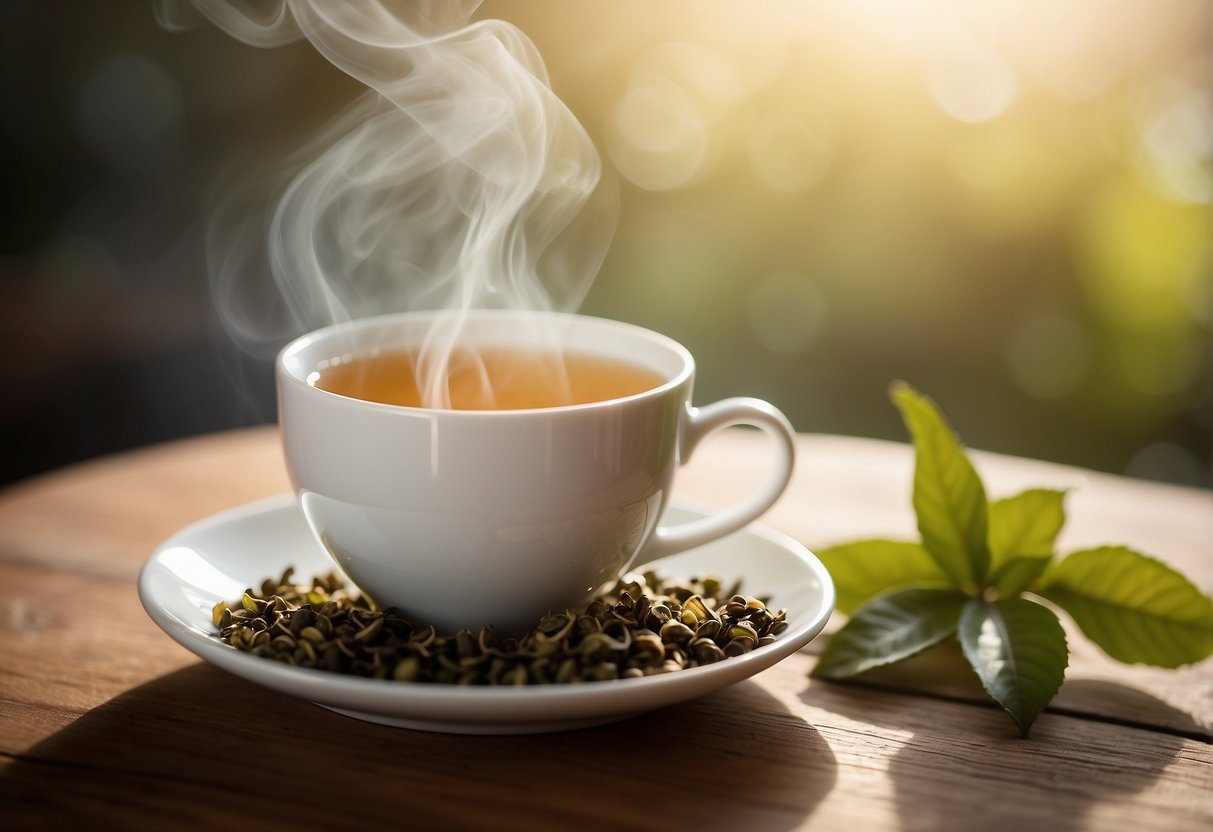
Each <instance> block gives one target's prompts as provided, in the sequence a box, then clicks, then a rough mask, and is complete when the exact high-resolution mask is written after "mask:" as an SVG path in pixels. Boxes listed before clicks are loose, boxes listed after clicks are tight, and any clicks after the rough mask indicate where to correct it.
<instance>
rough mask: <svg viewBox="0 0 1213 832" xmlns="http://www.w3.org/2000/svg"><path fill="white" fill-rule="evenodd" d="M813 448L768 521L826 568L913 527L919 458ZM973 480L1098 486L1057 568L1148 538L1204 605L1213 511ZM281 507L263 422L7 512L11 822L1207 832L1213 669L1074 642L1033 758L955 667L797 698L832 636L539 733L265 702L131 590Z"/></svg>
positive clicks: (706, 470)
mask: <svg viewBox="0 0 1213 832" xmlns="http://www.w3.org/2000/svg"><path fill="white" fill-rule="evenodd" d="M799 442H800V460H799V462H798V467H797V474H796V479H795V481H794V484H793V486H792V489H791V491H790V492H789V493H788V494H787V495H786V496H785V497H784V498H783V500H782V501H781V502H780V504H779V505H778V506H777V507H776V509H774V510H773V511H772V512H771V513H770V514H769V516H768V518H767V519H768V522H769V523H770V524H771V525H773V526H775V527H777V528H779V529H782V530H784V531H786V532H788V533H789V534H791V535H793V536H795V537H797V538H799V539H800V540H802V541H804V542H805V543H807V544H809V545H810V547H811V546H814V545H818V546H820V545H824V544H827V543H830V542H837V541H841V540H844V539H850V538H854V537H858V536H870V535H875V534H889V535H898V536H912V535H913V534H914V523H913V518H912V515H911V513H910V509H909V496H908V495H909V483H910V476H911V466H912V456H911V452H910V449H909V448H908V447H907V446H904V445H898V444H893V443H884V442H875V441H870V440H858V439H844V438H839V437H824V436H803V437H801V438H800V440H799ZM764 450H765V449H764V448H763V446H762V444H761V440H760V438H759V437H757V436H753V435H750V434H748V433H745V432H736V433H731V434H728V435H726V436H722V437H719V438H717V439H714V440H713V441H710V442H708V443H705V445H704V446H703V447H702V448H701V449H700V450H699V451H698V452H697V458H696V459H695V460H694V462H693V463H692V465H691V466H690V467H689V468H688V469H687V470H686V471H685V473H684V475H683V476H682V477H681V478H680V481H679V489H678V490H679V493H680V494H682V495H685V496H687V497H691V498H694V499H698V500H700V501H702V502H705V503H709V504H720V503H724V502H727V501H728V500H729V499H730V497H731V496H732V495H734V494H738V493H741V492H743V491H744V490H745V488H746V484H747V483H748V482H753V481H755V480H757V479H758V478H759V477H760V475H761V472H762V470H763V466H764V460H765V456H764ZM977 464H978V467H979V469H980V470H981V472H982V473H983V475H984V477H985V478H986V482H987V487H988V488H989V490H990V492H991V494H992V495H993V496H1001V495H1004V494H1008V493H1012V492H1014V491H1016V490H1018V489H1019V488H1021V487H1026V486H1028V485H1049V486H1059V485H1074V486H1079V490H1078V491H1077V492H1076V493H1074V494H1073V495H1071V497H1070V499H1069V503H1068V508H1069V513H1070V516H1071V521H1070V523H1069V524H1068V526H1067V529H1066V530H1065V532H1063V538H1062V541H1061V548H1062V551H1068V550H1070V549H1073V548H1077V547H1080V546H1086V545H1094V544H1098V543H1102V542H1121V543H1126V544H1131V545H1133V546H1135V547H1138V548H1140V549H1142V550H1144V551H1147V552H1150V553H1152V554H1154V555H1155V556H1157V557H1160V558H1162V559H1165V560H1167V561H1170V562H1172V563H1174V564H1175V565H1177V566H1179V567H1180V568H1181V569H1182V570H1184V571H1185V572H1186V573H1187V574H1188V575H1190V576H1191V577H1192V578H1193V579H1194V580H1195V581H1196V582H1197V584H1198V585H1200V586H1202V587H1204V588H1206V589H1207V588H1209V587H1210V586H1211V585H1213V557H1211V555H1213V498H1211V496H1210V494H1209V493H1208V492H1205V491H1197V490H1191V489H1182V488H1177V487H1171V486H1166V485H1159V484H1151V483H1143V482H1134V481H1129V480H1125V479H1121V478H1116V477H1110V476H1106V475H1102V474H1095V473H1090V472H1084V471H1079V470H1076V469H1071V468H1063V467H1060V466H1054V465H1049V464H1045V463H1038V462H1029V461H1026V460H1018V459H1011V458H1007V457H999V456H994V455H985V454H979V455H978V456H977ZM286 488H287V481H286V476H285V473H284V470H283V466H282V461H281V456H280V453H279V450H278V445H277V436H276V434H275V433H274V432H273V431H272V430H270V429H259V430H252V431H241V432H235V433H228V434H220V435H214V436H208V437H203V438H200V439H195V440H189V441H185V442H180V443H175V444H170V445H164V446H159V447H153V448H148V449H146V450H140V451H137V452H133V453H129V454H125V455H122V456H116V457H111V458H107V459H101V460H98V461H95V462H91V463H87V464H84V465H79V466H76V467H73V468H69V469H66V470H63V471H60V472H57V473H53V474H50V475H48V476H45V477H42V478H40V479H36V480H33V481H30V482H27V483H23V484H20V485H18V486H16V487H14V488H11V489H9V490H7V491H6V492H4V493H2V494H0V580H2V581H3V585H4V587H5V588H6V591H5V593H4V597H3V598H2V599H0V634H2V637H0V823H3V825H4V826H5V828H9V829H24V828H34V825H35V824H37V828H52V829H60V828H83V827H85V825H86V824H87V825H88V827H90V828H114V827H117V828H137V829H142V828H146V829H158V830H159V829H165V828H168V829H177V828H185V827H192V826H196V827H206V828H208V829H224V828H232V829H235V828H240V829H249V828H317V829H330V828H338V827H339V826H340V827H348V826H349V825H351V824H352V823H372V822H373V823H379V824H382V823H387V824H390V825H391V826H392V827H395V828H425V829H457V828H467V827H471V828H485V829H528V830H530V829H571V828H577V829H595V828H612V829H627V828H636V829H658V830H664V829H669V830H677V829H692V828H702V829H721V830H728V829H737V830H782V829H799V828H809V827H810V826H811V827H812V828H814V829H844V830H848V832H856V830H880V829H939V828H957V829H974V828H982V829H1003V828H1007V829H1011V828H1014V829H1021V828H1035V829H1048V830H1057V829H1061V830H1066V829H1100V830H1103V829H1133V830H1140V829H1151V830H1154V829H1159V830H1161V829H1177V830H1178V829H1185V830H1186V829H1211V828H1213V745H1211V742H1213V662H1206V663H1205V664H1203V665H1200V666H1197V667H1195V668H1187V669H1183V670H1180V671H1176V672H1170V671H1161V670H1154V669H1149V668H1144V667H1136V666H1135V667H1126V666H1122V665H1118V664H1116V663H1114V662H1112V661H1110V660H1108V659H1106V658H1104V657H1103V656H1102V654H1100V653H1099V652H1098V650H1097V649H1096V648H1094V647H1092V646H1091V645H1090V643H1089V642H1086V641H1085V640H1083V639H1082V638H1081V637H1078V636H1077V635H1076V634H1075V633H1074V632H1071V644H1072V647H1073V655H1072V658H1071V665H1070V669H1069V672H1068V675H1067V682H1066V684H1065V686H1064V688H1063V689H1062V692H1061V693H1060V694H1059V695H1058V697H1057V698H1056V700H1054V703H1053V705H1052V706H1051V707H1050V708H1049V709H1048V711H1046V712H1045V713H1044V714H1043V715H1042V716H1041V717H1040V719H1039V721H1038V722H1037V723H1036V726H1035V727H1034V729H1033V732H1032V737H1031V739H1029V740H1023V739H1020V738H1019V737H1018V735H1017V733H1016V731H1015V729H1014V726H1013V725H1012V724H1011V722H1010V720H1009V719H1008V718H1007V717H1006V715H1005V714H1003V713H1002V712H1001V711H999V710H998V709H996V708H995V707H993V706H992V705H991V704H990V703H989V702H988V701H987V700H986V698H985V696H984V695H983V694H982V692H981V690H980V688H979V687H978V686H977V684H976V682H975V681H974V680H973V679H972V678H971V677H970V675H968V674H966V673H964V672H961V671H960V670H958V667H959V665H957V664H956V663H955V662H954V661H953V660H954V658H955V657H954V656H949V655H948V654H947V651H946V650H943V651H940V652H937V653H935V654H929V655H927V656H924V657H921V658H919V659H916V660H914V663H913V665H912V666H910V667H908V668H902V669H900V670H898V671H897V672H887V673H884V674H882V675H879V676H876V677H872V678H869V679H867V680H865V681H864V682H862V683H854V684H845V685H844V684H838V683H831V682H825V681H817V680H810V679H809V678H808V675H807V674H808V672H809V670H810V669H811V668H812V666H813V663H814V661H815V655H814V654H815V653H816V652H818V651H819V650H820V644H819V643H816V642H815V643H814V644H813V645H810V647H809V648H807V649H806V650H805V651H803V652H801V653H799V654H797V655H795V656H793V657H791V658H790V659H788V660H786V661H784V662H782V663H780V664H779V665H777V666H775V667H774V668H772V669H770V670H768V671H766V672H764V673H762V674H760V675H759V676H757V677H755V678H754V679H753V680H751V681H747V682H743V683H741V684H739V685H736V686H734V687H732V688H729V689H727V690H725V691H723V692H720V693H717V694H715V695H712V696H709V697H706V698H704V699H702V700H699V701H696V702H692V703H688V704H684V705H681V706H677V707H672V708H668V709H666V710H663V711H659V712H656V713H652V714H649V715H646V716H642V717H639V718H636V719H633V720H630V721H627V722H623V723H618V724H615V725H609V726H605V727H601V728H594V729H587V730H582V731H573V732H567V733H559V734H548V735H533V736H522V737H469V736H449V735H442V734H429V733H421V732H411V731H404V730H398V729H391V728H384V727H380V726H376V725H370V724H365V723H362V722H357V721H354V720H351V719H347V718H345V717H341V716H338V715H336V714H333V713H330V712H328V711H325V710H322V709H321V708H318V707H315V706H313V705H311V704H308V703H306V702H303V701H299V700H295V699H293V698H289V697H285V696H282V695H279V694H276V693H273V692H271V691H268V690H265V689H262V688H260V687H258V686H256V685H253V684H249V683H246V682H244V681H241V680H239V679H237V678H235V677H232V676H229V675H227V674H226V673H224V672H222V671H220V670H217V669H214V668H212V667H211V666H209V665H206V664H204V663H202V662H200V661H199V660H198V659H197V658H195V657H194V656H193V655H192V654H190V653H187V652H186V651H185V650H183V649H182V648H180V647H178V646H177V645H176V644H175V643H174V642H172V641H170V640H169V638H168V637H167V636H165V635H164V634H163V633H161V632H160V631H159V630H158V629H156V627H155V626H154V625H153V624H152V622H151V621H150V620H149V619H148V618H147V616H146V615H145V614H144V612H143V610H142V609H141V608H140V605H139V600H138V598H137V596H136V592H135V580H136V575H137V573H138V570H139V568H140V566H141V565H142V564H143V562H144V560H145V559H146V558H147V556H148V555H149V554H150V552H151V551H152V550H153V549H154V548H155V546H156V545H157V544H158V543H159V542H160V541H161V540H163V539H164V538H166V537H167V536H169V535H170V534H172V533H173V532H174V531H175V530H177V529H178V528H180V527H181V526H183V525H184V524H186V523H189V522H191V521H194V520H197V519H200V518H202V517H205V516H206V515H209V514H211V513H213V512H216V511H219V510H221V509H225V508H228V507H231V506H235V505H238V504H240V503H244V502H247V501H250V500H253V499H256V498H259V497H263V496H266V495H270V494H273V493H276V492H280V491H283V490H285V489H286ZM834 626H837V622H834ZM924 680H925V681H924Z"/></svg>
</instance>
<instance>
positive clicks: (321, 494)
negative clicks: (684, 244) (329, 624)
mask: <svg viewBox="0 0 1213 832" xmlns="http://www.w3.org/2000/svg"><path fill="white" fill-rule="evenodd" d="M449 326H452V325H451V324H450V323H449V319H448V318H446V317H440V316H439V314H438V313H432V312H429V313H405V314H399V315H388V316H384V317H381V318H369V319H362V320H358V321H351V322H349V323H346V324H339V325H337V326H333V327H328V328H327V329H322V330H318V331H316V332H313V333H311V334H309V335H305V336H303V337H302V338H300V339H298V340H297V341H295V342H293V343H292V344H290V345H289V346H287V347H286V349H285V350H283V352H282V354H281V355H280V356H279V359H278V363H277V376H278V399H279V422H280V424H281V427H282V437H283V445H284V448H285V453H286V460H287V467H288V469H289V471H290V474H291V479H292V482H293V483H294V485H295V488H296V491H297V493H298V495H299V500H300V503H301V505H302V506H303V512H304V515H305V516H306V517H307V519H308V523H309V524H310V526H311V527H312V530H313V532H314V533H315V535H316V537H317V539H318V540H319V541H321V543H322V545H323V546H324V547H325V548H326V549H327V550H328V551H329V552H330V553H331V554H332V556H333V557H334V559H335V560H336V561H337V562H338V563H339V564H340V566H341V568H342V569H343V570H344V571H345V572H346V573H347V574H348V575H349V576H350V577H351V578H353V580H354V581H355V582H356V583H357V584H358V585H359V586H361V587H363V588H364V589H365V590H366V591H367V592H369V593H370V594H371V595H372V596H374V597H375V599H376V600H377V601H379V602H380V604H382V605H383V606H396V607H399V608H400V609H402V610H404V611H406V612H407V613H408V614H409V615H411V616H413V617H415V618H418V619H423V620H426V621H431V622H433V623H434V624H435V625H436V626H439V627H441V628H443V629H450V630H455V629H458V628H460V627H468V628H473V629H474V628H477V627H479V626H481V625H484V624H492V625H494V626H495V627H496V628H497V629H498V630H499V631H503V632H511V631H518V630H522V629H525V628H526V627H528V626H529V625H530V624H531V623H532V622H533V621H534V620H535V619H536V617H537V616H538V615H539V614H540V613H542V612H543V611H544V610H546V609H550V608H566V607H571V608H576V607H579V606H581V605H583V604H584V603H585V602H586V601H587V600H589V598H590V597H591V596H592V595H593V594H595V593H596V592H597V591H598V590H599V589H601V588H602V587H603V586H605V585H608V584H610V583H611V582H613V581H614V580H615V579H616V578H617V577H618V576H619V575H620V574H621V573H622V572H624V571H625V570H626V569H627V568H629V567H630V566H634V565H638V564H640V563H644V562H647V561H649V560H652V559H655V558H658V557H663V556H665V555H668V554H671V553H674V552H678V551H682V550H684V549H687V548H690V547H693V546H697V545H700V544H702V543H706V542H708V541H709V540H713V539H715V538H718V537H720V536H722V535H725V534H729V533H731V532H734V531H736V530H737V529H740V528H742V527H743V526H745V525H746V524H747V523H749V522H751V521H753V520H755V519H756V518H757V517H758V516H759V515H761V514H762V513H763V512H764V511H766V509H767V508H769V507H770V506H771V504H773V503H774V502H775V500H776V499H777V498H778V497H779V495H780V494H781V493H782V492H783V489H784V487H785V486H786V485H787V482H788V479H789V478H790V476H791V471H792V457H793V454H794V442H793V438H794V433H793V430H792V427H791V425H790V424H789V423H788V421H787V419H786V418H785V417H784V416H783V414H781V413H780V412H779V411H778V410H776V409H775V408H774V407H772V406H771V405H770V404H767V403H766V402H763V401H760V400H758V399H745V398H738V399H726V400H724V401H721V402H717V403H715V404H713V405H709V406H707V407H704V408H696V407H693V406H692V405H691V388H692V384H693V381H694V373H695V365H694V361H693V360H692V358H691V355H690V353H688V352H687V351H686V350H685V349H684V348H683V347H682V346H680V345H679V344H678V343H676V342H675V341H672V340H670V339H669V338H666V337H665V336H663V335H659V334H657V333H655V332H650V331H649V330H645V329H641V328H639V327H636V326H632V325H630V324H624V323H620V322H617V321H607V320H602V319H598V318H589V317H585V316H580V315H561V314H548V315H539V316H537V315H536V313H527V314H526V315H523V314H521V313H515V312H503V311H476V312H471V313H468V316H467V317H466V319H465V320H464V321H462V323H461V324H460V327H461V328H460V329H459V330H458V335H457V340H458V343H459V344H460V345H462V346H473V347H489V348H491V347H493V346H495V345H496V346H501V345H515V343H516V342H517V341H518V339H519V338H520V337H521V338H524V339H525V338H526V337H528V336H533V338H532V340H531V341H530V342H528V344H529V346H530V347H532V348H535V349H540V350H541V349H543V348H544V347H545V345H547V344H548V343H549V342H552V341H555V342H559V343H560V344H563V345H564V347H565V348H566V349H569V350H571V351H573V352H578V353H589V354H593V355H598V356H606V357H610V358H615V359H619V360H626V361H628V362H630V363H633V364H637V365H640V366H642V367H646V368H649V369H651V370H653V371H655V372H656V373H657V374H658V375H659V376H660V377H661V378H663V379H665V382H664V383H663V384H661V385H660V386H658V387H656V388H654V389H652V390H649V391H646V392H643V393H640V394H637V395H634V396H629V397H626V398H620V399H613V400H608V401H602V402H594V403H590V404H584V405H573V406H569V407H557V408H543V409H533V410H492V411H483V410H481V411H466V410H462V411H461V410H439V409H428V408H413V407H400V406H396V405H387V404H381V403H376V402H367V401H362V400H359V399H354V398H349V397H346V396H341V395H336V394H334V393H330V392H327V391H325V390H321V389H319V388H317V387H315V386H314V385H313V384H311V383H309V379H311V378H314V376H315V375H316V374H317V373H318V372H319V371H320V370H321V369H323V368H324V367H325V366H328V365H329V364H330V363H331V362H335V361H342V360H348V359H349V358H350V357H351V356H356V357H359V356H367V355H373V354H375V353H376V352H386V351H391V350H409V349H411V350H415V349H417V348H418V345H419V344H421V343H423V342H424V343H427V344H432V343H438V344H440V345H441V344H448V343H450V342H452V341H454V340H456V335H455V334H454V332H453V331H451V330H449V329H444V327H449ZM549 354H551V353H549ZM739 423H744V424H750V425H755V426H757V427H759V428H760V429H762V430H763V431H765V432H766V433H767V434H768V435H769V436H770V437H772V439H773V440H774V444H775V446H776V453H775V454H774V457H775V460H776V461H775V464H774V466H773V469H772V471H771V474H770V476H769V478H768V479H767V481H766V482H765V483H764V484H763V485H762V486H761V487H759V488H758V489H757V490H756V491H755V492H754V493H753V494H751V495H750V496H749V497H748V498H747V499H745V500H743V501H741V502H740V503H738V504H737V505H735V506H732V507H730V508H728V509H726V510H724V511H721V512H718V513H715V514H713V515H712V516H710V517H706V518H698V519H697V521H696V522H694V523H690V524H686V525H682V526H670V525H664V524H663V525H660V526H659V521H660V520H661V518H662V513H663V511H664V510H665V506H666V503H667V501H668V499H669V493H670V482H671V479H672V477H673V474H674V470H675V468H676V467H677V466H678V464H680V463H681V462H683V461H685V460H686V459H687V457H688V456H689V454H690V453H691V451H692V450H693V449H694V447H695V446H696V445H697V444H698V443H699V442H700V441H701V440H702V439H703V438H704V437H705V436H706V435H707V434H709V433H711V432H712V431H715V430H718V429H720V428H724V427H727V426H729V425H734V424H739Z"/></svg>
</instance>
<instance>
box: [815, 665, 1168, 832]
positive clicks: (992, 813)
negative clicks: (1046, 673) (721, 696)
mask: <svg viewBox="0 0 1213 832" xmlns="http://www.w3.org/2000/svg"><path fill="white" fill-rule="evenodd" d="M1066 684H1067V685H1069V686H1072V688H1079V687H1087V686H1094V687H1097V688H1099V691H1100V692H1101V693H1103V694H1106V695H1117V696H1120V697H1122V698H1124V697H1128V696H1131V697H1132V698H1134V699H1137V700H1139V701H1140V702H1141V703H1142V705H1143V709H1144V710H1146V711H1147V712H1151V713H1155V714H1159V713H1164V712H1167V711H1170V712H1172V714H1171V716H1172V718H1173V719H1174V720H1181V719H1182V717H1183V716H1185V715H1183V714H1181V713H1180V712H1178V711H1176V710H1175V709H1174V708H1171V707H1170V706H1169V705H1167V704H1166V703H1164V702H1162V701H1161V700H1158V699H1157V698H1155V697H1153V696H1150V695H1149V694H1146V693H1143V692H1141V691H1138V690H1135V689H1130V688H1127V687H1125V686H1123V685H1118V684H1116V683H1114V682H1107V681H1100V682H1094V681H1082V680H1075V681H1073V682H1067V683H1066ZM1114 689H1115V690H1114ZM801 699H802V700H803V701H804V702H805V703H806V704H808V705H811V706H813V707H818V708H824V709H827V710H829V711H832V712H833V713H836V714H838V715H839V716H842V717H844V718H848V719H854V720H857V721H862V722H868V723H875V724H877V725H880V726H882V727H884V728H887V729H890V730H893V731H898V732H906V733H907V734H908V735H909V736H908V737H907V738H906V739H905V740H904V742H903V743H902V744H901V746H900V747H899V748H898V749H897V750H896V751H895V752H894V753H893V754H892V755H891V757H890V759H889V763H888V771H889V779H890V780H891V782H892V784H893V788H894V792H895V799H896V802H897V813H898V817H899V820H900V822H901V826H902V828H903V829H906V830H938V829H976V828H986V829H1003V828H1015V829H1031V828H1042V829H1048V830H1050V832H1066V830H1073V829H1079V828H1084V822H1085V819H1086V816H1087V814H1088V812H1089V811H1090V810H1091V808H1092V807H1094V806H1097V805H1098V804H1099V803H1101V802H1104V801H1114V802H1122V801H1124V800H1126V799H1127V798H1131V796H1132V795H1134V794H1136V793H1138V792H1140V791H1142V790H1144V789H1146V788H1147V787H1149V786H1150V784H1152V783H1153V782H1154V781H1155V780H1157V779H1158V777H1159V776H1160V775H1161V774H1162V772H1163V771H1164V770H1165V769H1166V768H1167V767H1168V766H1169V765H1170V764H1171V763H1172V762H1173V761H1174V760H1175V758H1176V756H1177V754H1178V753H1179V750H1180V748H1181V747H1182V745H1183V742H1184V740H1183V738H1182V737H1180V736H1176V735H1174V734H1171V733H1166V732H1160V731H1152V730H1147V729H1143V728H1140V727H1130V726H1125V725H1119V724H1115V723H1114V724H1108V722H1107V721H1104V720H1100V719H1092V718H1090V716H1089V715H1088V716H1083V715H1077V716H1075V715H1073V714H1069V713H1060V714H1055V713H1053V712H1051V711H1049V710H1046V711H1045V712H1044V713H1043V714H1042V715H1041V716H1040V718H1039V719H1038V720H1037V722H1036V723H1035V724H1034V725H1033V727H1032V732H1031V738H1030V739H1023V738H1021V737H1020V736H1019V731H1018V729H1017V728H1016V727H1015V726H1014V724H1013V723H1012V722H1011V720H1010V718H1009V717H1008V716H1007V715H1006V714H1005V713H1004V712H1003V711H1002V710H1001V709H1000V708H998V707H997V706H996V705H995V704H994V703H993V702H991V701H989V700H986V701H984V702H974V701H969V700H967V699H956V698H953V697H951V696H950V695H948V694H944V695H943V696H933V695H931V694H930V693H926V694H924V693H922V692H915V691H897V690H890V689H888V688H886V687H884V686H883V685H882V686H879V687H869V686H867V685H866V684H864V683H863V682H862V681H860V682H848V683H836V682H826V681H818V680H813V681H812V682H811V683H810V685H809V687H808V689H807V690H806V691H805V692H804V693H803V694H802V695H801ZM1188 719H1190V717H1188ZM1166 808H1167V806H1166V804H1165V803H1164V804H1163V805H1162V807H1160V809H1161V811H1163V813H1164V814H1165V810H1166ZM1163 822H1164V820H1160V823H1163Z"/></svg>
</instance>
